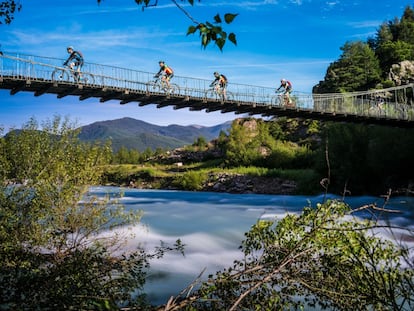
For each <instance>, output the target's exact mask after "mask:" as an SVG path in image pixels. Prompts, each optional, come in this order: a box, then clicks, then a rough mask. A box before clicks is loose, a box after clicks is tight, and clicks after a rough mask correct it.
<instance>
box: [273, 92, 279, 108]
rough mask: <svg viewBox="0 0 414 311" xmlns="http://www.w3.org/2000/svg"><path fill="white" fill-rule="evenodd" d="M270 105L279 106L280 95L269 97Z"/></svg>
mask: <svg viewBox="0 0 414 311" xmlns="http://www.w3.org/2000/svg"><path fill="white" fill-rule="evenodd" d="M271 105H272V106H279V107H280V106H281V97H280V96H279V95H275V96H272V98H271Z"/></svg>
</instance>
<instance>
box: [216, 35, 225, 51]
mask: <svg viewBox="0 0 414 311" xmlns="http://www.w3.org/2000/svg"><path fill="white" fill-rule="evenodd" d="M225 43H226V40H225V39H223V38H218V39H217V40H216V44H217V46H218V48H219V49H220V51H222V50H223V47H224V44H225Z"/></svg>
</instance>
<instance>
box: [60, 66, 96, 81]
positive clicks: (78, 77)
mask: <svg viewBox="0 0 414 311" xmlns="http://www.w3.org/2000/svg"><path fill="white" fill-rule="evenodd" d="M52 80H53V81H58V82H75V83H86V84H93V83H94V82H95V77H94V76H93V75H92V74H90V73H87V72H78V71H76V70H74V69H73V68H72V67H70V66H69V65H64V66H63V67H57V68H56V69H55V70H53V72H52Z"/></svg>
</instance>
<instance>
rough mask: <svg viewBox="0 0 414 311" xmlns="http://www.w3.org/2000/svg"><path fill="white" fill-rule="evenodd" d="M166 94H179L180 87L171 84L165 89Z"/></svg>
mask: <svg viewBox="0 0 414 311" xmlns="http://www.w3.org/2000/svg"><path fill="white" fill-rule="evenodd" d="M166 92H167V93H168V94H170V95H172V94H177V93H179V92H180V87H179V86H178V85H177V84H175V83H172V84H170V87H169V88H168V89H167V91H166Z"/></svg>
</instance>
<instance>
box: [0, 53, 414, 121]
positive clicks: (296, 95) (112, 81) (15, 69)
mask: <svg viewBox="0 0 414 311" xmlns="http://www.w3.org/2000/svg"><path fill="white" fill-rule="evenodd" d="M63 61H64V60H63V59H57V58H50V57H42V56H34V55H27V54H20V53H4V54H3V55H0V78H1V77H3V76H8V77H13V78H15V79H21V80H26V81H27V80H40V81H52V82H54V78H53V72H54V71H55V70H58V69H63V67H62V66H63ZM82 73H83V74H89V75H90V76H92V79H90V80H88V81H87V82H86V83H87V84H90V85H93V86H95V87H101V88H114V89H119V90H124V91H129V92H140V93H144V92H145V93H147V92H148V88H147V83H148V82H149V81H152V80H153V79H154V78H153V76H154V72H144V71H139V70H133V69H127V68H120V67H114V66H107V65H101V64H94V63H85V64H84V66H83V67H82ZM59 83H71V84H74V83H77V82H75V81H74V80H73V81H59ZM171 83H174V84H177V85H178V90H177V91H176V92H175V93H174V96H176V97H183V98H188V97H191V98H196V99H209V100H219V99H215V97H210V95H208V94H209V93H208V92H207V91H208V90H209V89H210V86H209V85H210V83H211V79H210V80H206V79H198V78H190V77H184V76H178V75H175V76H174V78H173V79H172V80H171ZM407 88H411V95H410V96H411V97H412V96H413V95H412V93H413V92H412V88H413V85H408V86H401V87H394V88H389V89H384V90H372V91H366V92H353V93H335V94H308V93H300V92H295V91H294V92H292V94H291V97H292V99H293V101H294V103H295V105H294V107H288V108H286V109H296V110H306V111H314V112H319V113H332V114H345V115H347V114H349V115H357V116H366V117H375V118H388V119H400V120H410V121H411V120H414V110H413V106H412V105H407V104H406V103H407V102H408V100H407V94H403V96H402V95H401V94H400V93H398V94H397V92H401V90H406V89H407ZM227 92H228V94H229V95H231V96H228V100H229V101H230V102H237V103H238V104H239V105H246V106H256V107H257V106H277V107H279V106H280V107H282V106H283V100H282V98H281V97H280V96H279V95H277V94H275V89H274V88H269V87H261V86H254V85H246V84H236V83H229V85H228V88H227ZM393 92H394V93H395V94H394V93H393ZM378 94H387V95H386V96H377V95H378ZM389 94H391V96H390V95H389ZM393 94H394V95H393ZM378 97H380V98H382V100H383V101H382V102H379V101H378ZM399 98H403V99H402V100H401V101H400V100H399Z"/></svg>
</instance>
